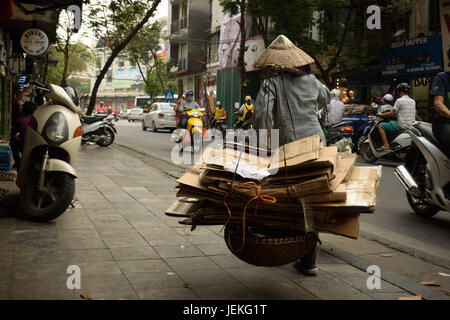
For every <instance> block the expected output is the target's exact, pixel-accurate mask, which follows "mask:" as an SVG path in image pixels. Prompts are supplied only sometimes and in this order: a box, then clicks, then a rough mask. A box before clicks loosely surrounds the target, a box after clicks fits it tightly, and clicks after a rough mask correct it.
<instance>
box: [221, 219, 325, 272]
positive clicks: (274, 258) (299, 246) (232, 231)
mask: <svg viewBox="0 0 450 320" xmlns="http://www.w3.org/2000/svg"><path fill="white" fill-rule="evenodd" d="M255 231H256V232H255ZM283 235H284V236H283ZM224 237H225V242H226V243H227V246H228V249H230V251H231V252H232V253H233V254H234V255H235V256H236V257H238V258H239V259H241V260H242V261H245V262H247V263H249V264H252V265H255V266H262V267H276V266H281V265H285V264H288V263H292V262H294V261H296V260H298V259H300V258H302V257H304V256H305V255H306V254H307V253H308V252H310V250H311V249H312V248H313V247H314V246H315V245H316V243H317V239H318V236H317V233H301V232H293V231H282V230H280V231H275V230H267V229H265V230H264V229H260V228H259V229H256V230H255V228H252V227H246V232H245V242H244V246H243V248H242V249H241V250H239V249H240V248H241V247H242V226H241V225H228V226H227V227H226V228H225V234H224ZM230 245H231V246H230Z"/></svg>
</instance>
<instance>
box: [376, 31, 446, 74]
mask: <svg viewBox="0 0 450 320" xmlns="http://www.w3.org/2000/svg"><path fill="white" fill-rule="evenodd" d="M442 70H443V68H442V39H441V35H432V36H428V37H419V38H415V39H408V40H402V41H398V42H393V43H391V44H390V45H388V46H385V47H384V48H383V53H382V57H381V74H382V76H383V77H397V76H411V75H419V74H429V73H437V72H439V71H442Z"/></svg>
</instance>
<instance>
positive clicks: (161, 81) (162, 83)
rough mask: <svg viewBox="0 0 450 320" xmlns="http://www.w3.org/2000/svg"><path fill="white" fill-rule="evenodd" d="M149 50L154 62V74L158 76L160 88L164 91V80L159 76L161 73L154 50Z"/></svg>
mask: <svg viewBox="0 0 450 320" xmlns="http://www.w3.org/2000/svg"><path fill="white" fill-rule="evenodd" d="M150 52H151V53H152V56H153V62H154V63H155V70H156V75H157V76H158V79H159V83H160V84H161V89H162V91H163V92H164V91H166V89H165V88H164V81H163V79H162V77H161V73H160V70H159V67H158V56H157V55H156V53H155V52H153V50H150Z"/></svg>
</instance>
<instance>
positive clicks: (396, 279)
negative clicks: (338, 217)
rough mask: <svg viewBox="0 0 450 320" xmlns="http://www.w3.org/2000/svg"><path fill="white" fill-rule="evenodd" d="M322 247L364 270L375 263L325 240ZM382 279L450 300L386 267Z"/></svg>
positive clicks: (422, 294) (435, 297) (405, 288)
mask: <svg viewBox="0 0 450 320" xmlns="http://www.w3.org/2000/svg"><path fill="white" fill-rule="evenodd" d="M320 248H321V250H322V251H325V252H326V253H328V254H330V255H332V256H334V257H336V258H339V259H341V260H343V261H345V262H347V263H348V264H350V265H352V266H354V267H356V268H358V269H360V270H362V271H364V272H367V267H368V266H370V265H373V263H371V262H369V261H368V260H365V259H363V258H360V257H357V256H354V255H352V254H351V253H349V252H347V251H344V250H341V249H339V248H336V247H334V246H332V245H330V244H327V243H325V242H322V245H321V247H320ZM381 279H382V280H384V281H387V282H389V283H391V284H393V285H395V286H397V287H399V288H401V289H403V290H406V291H408V292H410V293H412V294H415V295H420V296H421V297H422V298H423V299H425V300H450V297H449V296H446V295H444V294H443V293H439V292H438V291H436V290H434V289H430V288H428V287H425V286H424V285H421V284H420V283H418V282H416V281H414V280H411V279H409V278H408V277H405V276H403V275H400V274H398V273H396V272H394V271H391V270H389V269H387V268H384V267H383V272H382V276H381Z"/></svg>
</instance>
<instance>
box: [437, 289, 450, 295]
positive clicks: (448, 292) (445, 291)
mask: <svg viewBox="0 0 450 320" xmlns="http://www.w3.org/2000/svg"><path fill="white" fill-rule="evenodd" d="M439 291H441V292H442V293H443V294H446V295H448V296H450V291H447V290H444V289H439Z"/></svg>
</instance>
